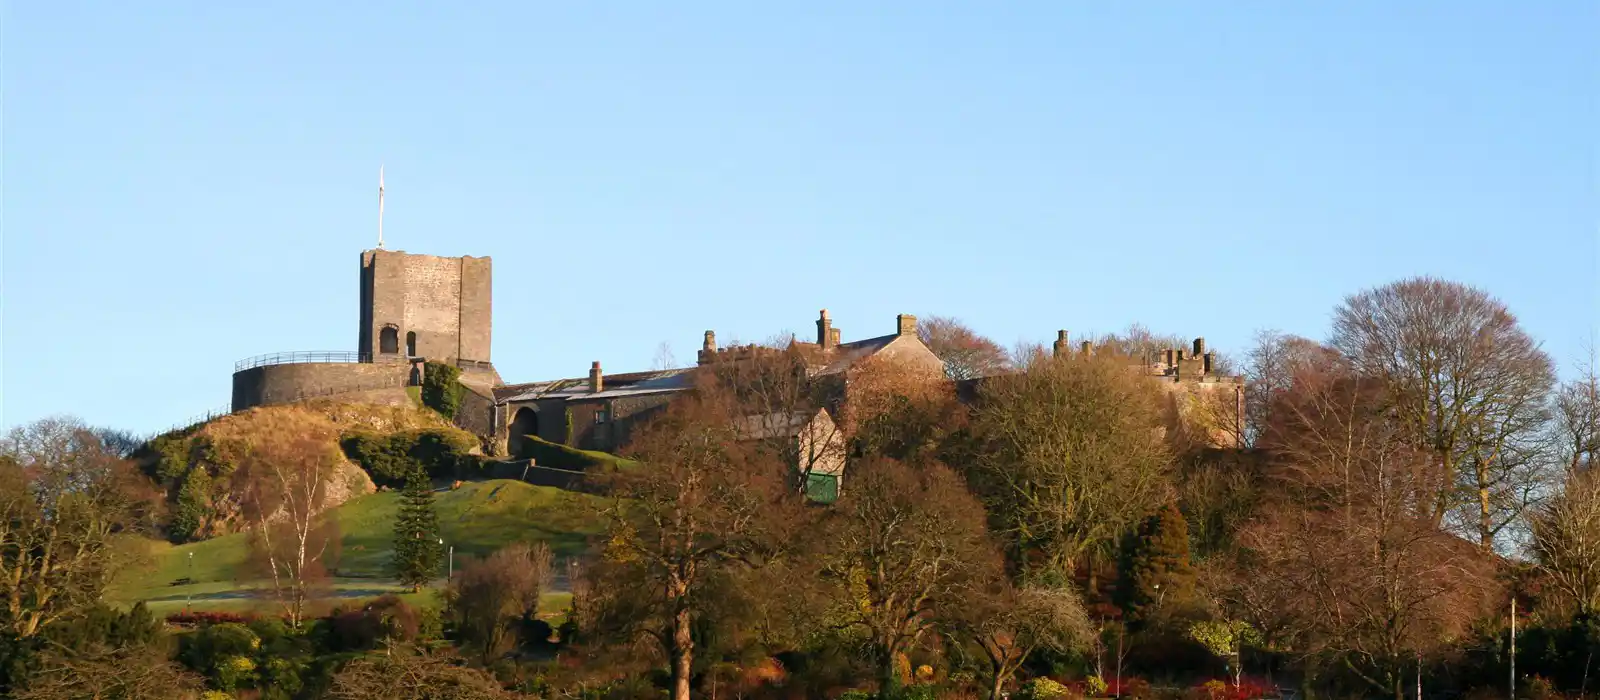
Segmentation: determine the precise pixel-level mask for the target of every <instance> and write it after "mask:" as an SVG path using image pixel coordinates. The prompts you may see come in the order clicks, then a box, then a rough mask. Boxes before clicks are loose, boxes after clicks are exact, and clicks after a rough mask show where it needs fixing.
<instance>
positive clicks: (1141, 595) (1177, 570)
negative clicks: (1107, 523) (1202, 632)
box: [1117, 503, 1195, 623]
mask: <svg viewBox="0 0 1600 700" xmlns="http://www.w3.org/2000/svg"><path fill="white" fill-rule="evenodd" d="M1118 569H1119V572H1118V573H1119V578H1118V580H1117V604H1118V605H1119V606H1121V608H1122V611H1123V614H1124V615H1125V616H1126V617H1127V619H1128V620H1129V621H1132V622H1136V623H1142V622H1147V621H1149V620H1151V619H1153V618H1155V617H1156V616H1157V614H1158V612H1160V611H1165V612H1166V613H1168V614H1171V613H1176V612H1180V611H1182V610H1183V609H1184V608H1187V607H1188V606H1190V605H1191V604H1192V603H1193V602H1194V584H1195V571H1194V567H1193V566H1191V565H1190V563H1189V524H1188V523H1187V522H1186V521H1185V520H1184V519H1183V513H1182V512H1180V511H1179V510H1178V506H1177V504H1176V503H1168V504H1167V505H1166V506H1165V507H1163V508H1162V509H1161V510H1159V511H1156V512H1155V513H1154V514H1152V515H1151V516H1150V517H1148V518H1145V520H1144V522H1143V523H1140V525H1139V528H1138V530H1136V531H1135V532H1134V533H1132V535H1131V536H1130V537H1128V539H1127V540H1126V541H1125V542H1124V544H1123V547H1122V561H1121V564H1120V566H1119V567H1118Z"/></svg>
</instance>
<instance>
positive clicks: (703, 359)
mask: <svg viewBox="0 0 1600 700" xmlns="http://www.w3.org/2000/svg"><path fill="white" fill-rule="evenodd" d="M716 360H717V334H716V333H715V332H714V331H706V342H705V343H704V344H703V345H701V346H700V364H702V365H709V364H711V363H712V362H715V361H716Z"/></svg>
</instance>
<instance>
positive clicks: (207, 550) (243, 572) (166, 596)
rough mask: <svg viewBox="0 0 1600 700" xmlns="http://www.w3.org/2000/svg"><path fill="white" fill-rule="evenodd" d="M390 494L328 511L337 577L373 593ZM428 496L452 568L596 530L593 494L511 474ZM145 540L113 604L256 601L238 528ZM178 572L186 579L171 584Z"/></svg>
mask: <svg viewBox="0 0 1600 700" xmlns="http://www.w3.org/2000/svg"><path fill="white" fill-rule="evenodd" d="M399 496H400V495H399V493H397V492H384V493H375V494H371V495H366V496H361V497H358V498H355V499H352V500H350V501H348V502H346V503H345V504H343V505H341V506H339V507H338V508H337V509H335V510H334V511H332V513H331V515H332V517H334V518H335V519H336V520H337V522H338V525H339V530H340V533H341V537H340V545H341V546H340V549H341V555H340V557H339V559H338V563H337V565H336V566H335V568H334V572H335V573H336V577H335V583H336V584H338V585H341V587H345V588H351V589H356V590H360V591H370V592H371V593H372V594H377V593H379V592H382V591H381V590H379V589H385V590H386V589H388V588H391V587H392V586H389V582H390V580H391V579H392V576H391V574H390V572H389V571H388V570H387V567H388V564H389V556H390V550H391V542H392V538H393V532H392V529H391V528H392V527H393V524H394V515H395V512H396V509H397V508H398V506H399V500H400V498H399ZM437 496H438V497H437V499H436V501H435V502H436V504H437V508H438V513H439V524H440V530H441V534H442V535H443V538H444V540H445V543H446V544H447V545H449V546H454V547H455V552H456V559H457V562H456V563H457V566H460V565H461V563H462V561H463V560H464V558H465V557H483V556H487V555H488V554H490V553H491V552H493V551H494V550H496V549H499V548H500V547H503V546H505V545H506V544H509V543H512V542H517V541H523V542H543V543H545V544H548V545H549V546H550V548H551V549H552V550H553V551H554V552H555V553H556V554H557V555H558V556H571V555H576V554H578V553H580V552H582V551H583V550H584V548H585V547H586V542H587V539H588V538H589V537H590V536H591V535H594V534H596V533H598V532H599V531H600V529H601V527H602V523H600V522H599V521H598V519H597V517H596V516H595V515H594V506H595V505H597V503H596V500H595V499H596V498H597V497H594V496H587V495H583V494H578V493H573V492H569V491H562V490H560V489H554V488H549V487H542V486H530V485H528V484H525V483H522V482H520V481H510V480H495V481H482V482H472V483H466V484H462V485H461V487H460V488H458V489H455V490H449V491H443V492H440V493H439V494H437ZM147 546H148V547H149V550H148V563H147V564H146V565H145V566H142V567H139V568H137V569H134V570H130V571H127V572H124V574H123V575H122V576H121V577H120V578H119V579H118V580H117V582H116V584H115V586H114V587H113V589H112V591H111V593H110V595H109V596H108V598H110V599H111V600H112V601H113V602H116V603H118V604H122V605H132V604H133V603H136V602H139V601H147V602H148V604H149V605H150V606H151V607H152V608H154V609H157V610H158V611H159V610H172V609H177V608H181V607H182V606H183V604H184V600H185V596H186V595H187V596H194V599H195V603H194V605H195V607H197V608H201V609H205V608H216V607H238V606H240V605H249V604H253V603H255V602H256V601H254V600H251V599H249V598H248V597H244V598H241V596H247V594H248V591H249V590H250V589H252V588H255V587H257V585H256V584H257V583H259V581H258V579H259V573H258V572H256V571H255V570H254V569H253V567H252V566H251V565H250V553H251V549H250V541H249V535H248V534H247V533H242V532H241V533H234V534H229V535H224V536H221V537H215V538H212V539H209V540H205V541H202V542H194V543H190V544H184V545H173V544H170V543H167V542H161V541H158V540H150V541H148V542H147ZM191 555H193V564H192V567H193V568H192V571H191V568H190V567H191V564H190V556H191ZM184 579H188V580H189V581H190V583H187V584H183V585H173V583H174V582H178V581H182V580H184Z"/></svg>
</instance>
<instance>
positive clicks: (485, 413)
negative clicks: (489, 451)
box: [454, 383, 495, 444]
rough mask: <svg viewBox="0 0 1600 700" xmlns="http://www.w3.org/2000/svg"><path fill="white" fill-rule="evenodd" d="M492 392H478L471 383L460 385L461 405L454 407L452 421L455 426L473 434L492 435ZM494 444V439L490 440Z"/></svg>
mask: <svg viewBox="0 0 1600 700" xmlns="http://www.w3.org/2000/svg"><path fill="white" fill-rule="evenodd" d="M494 408H495V407H494V396H493V394H487V395H486V394H484V393H480V392H479V391H478V390H477V389H474V388H473V387H472V386H471V385H469V384H465V383H463V384H462V385H461V405H460V406H458V407H457V408H456V417H455V420H454V423H455V425H456V427H457V428H460V429H462V430H465V431H467V432H469V433H472V434H473V435H478V436H492V435H494V434H495V415H494ZM490 443H491V444H494V441H492V440H491V441H490Z"/></svg>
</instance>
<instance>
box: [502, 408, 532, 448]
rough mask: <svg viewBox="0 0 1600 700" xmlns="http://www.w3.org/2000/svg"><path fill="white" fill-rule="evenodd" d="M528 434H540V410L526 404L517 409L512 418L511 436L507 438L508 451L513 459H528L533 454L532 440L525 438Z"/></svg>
mask: <svg viewBox="0 0 1600 700" xmlns="http://www.w3.org/2000/svg"><path fill="white" fill-rule="evenodd" d="M528 435H533V436H538V435H539V412H538V411H536V410H534V409H532V408H528V407H526V406H524V407H522V408H519V409H517V412H516V414H515V416H514V417H513V418H512V419H511V436H510V437H509V438H508V439H507V440H506V453H507V454H510V455H511V457H512V459H527V458H528V457H531V456H533V455H532V454H530V452H531V450H530V449H529V448H530V444H529V442H530V441H529V440H527V439H525V437H526V436H528Z"/></svg>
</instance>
